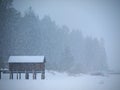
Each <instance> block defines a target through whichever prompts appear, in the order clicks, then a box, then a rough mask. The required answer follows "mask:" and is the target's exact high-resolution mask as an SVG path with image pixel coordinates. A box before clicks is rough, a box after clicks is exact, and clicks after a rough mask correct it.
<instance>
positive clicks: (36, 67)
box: [9, 63, 45, 71]
mask: <svg viewBox="0 0 120 90" xmlns="http://www.w3.org/2000/svg"><path fill="white" fill-rule="evenodd" d="M9 70H10V71H44V70H45V64H44V63H9Z"/></svg>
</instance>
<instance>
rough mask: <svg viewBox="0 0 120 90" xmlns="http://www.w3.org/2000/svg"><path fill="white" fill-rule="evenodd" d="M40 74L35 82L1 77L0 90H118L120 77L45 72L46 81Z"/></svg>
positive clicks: (7, 76) (119, 88)
mask: <svg viewBox="0 0 120 90" xmlns="http://www.w3.org/2000/svg"><path fill="white" fill-rule="evenodd" d="M40 78H41V77H40V74H37V80H33V79H32V74H31V75H30V79H29V80H25V78H24V74H22V79H21V80H17V79H16V74H14V79H13V80H9V75H8V74H4V75H2V79H1V80H0V90H120V85H119V84H120V75H111V74H109V75H106V76H95V75H94V76H93V75H88V74H80V75H78V76H69V75H67V74H66V73H57V72H52V71H47V72H46V79H45V80H41V79H40Z"/></svg>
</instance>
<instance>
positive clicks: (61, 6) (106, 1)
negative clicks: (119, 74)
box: [13, 0, 120, 70]
mask: <svg viewBox="0 0 120 90" xmlns="http://www.w3.org/2000/svg"><path fill="white" fill-rule="evenodd" d="M13 5H14V7H15V8H16V9H17V10H19V11H21V12H24V11H25V10H26V9H27V8H28V7H30V6H31V7H32V8H33V10H34V11H35V13H36V14H37V15H39V17H40V18H43V17H44V15H49V16H50V17H51V18H52V20H54V21H55V22H56V23H57V24H58V25H59V26H62V25H67V26H68V27H69V28H70V30H76V29H77V30H81V31H82V32H83V34H84V35H85V36H86V35H90V36H92V37H97V38H99V39H101V38H103V39H104V42H105V48H106V51H107V56H108V59H107V60H108V64H109V67H110V69H114V70H120V65H119V63H120V55H119V53H120V48H119V46H120V40H119V38H120V36H119V34H120V30H119V29H120V6H119V5H120V2H119V0H100V1H98V0H91V1H89V0H69V1H68V0H14V3H13Z"/></svg>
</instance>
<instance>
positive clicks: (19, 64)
mask: <svg viewBox="0 0 120 90" xmlns="http://www.w3.org/2000/svg"><path fill="white" fill-rule="evenodd" d="M45 61H46V60H45V57H44V56H10V57H9V60H8V63H9V71H10V78H11V79H12V78H13V75H12V74H13V73H19V74H21V73H26V74H27V75H28V74H29V73H33V74H36V73H41V79H44V78H45ZM20 77H21V76H20ZM35 77H36V76H35ZM27 79H28V78H27Z"/></svg>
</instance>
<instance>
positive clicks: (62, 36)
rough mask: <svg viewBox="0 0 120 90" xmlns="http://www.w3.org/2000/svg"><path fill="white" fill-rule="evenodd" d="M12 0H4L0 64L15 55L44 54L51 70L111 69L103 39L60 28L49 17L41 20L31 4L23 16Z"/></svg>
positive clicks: (0, 19)
mask: <svg viewBox="0 0 120 90" xmlns="http://www.w3.org/2000/svg"><path fill="white" fill-rule="evenodd" d="M12 2H13V1H12V0H1V1H0V63H1V64H0V67H5V65H6V64H5V63H6V62H7V61H8V58H9V56H11V55H44V56H45V57H46V60H47V63H46V69H48V70H56V71H59V72H68V73H80V72H91V71H103V70H106V69H107V56H106V51H105V48H104V43H103V40H98V39H97V38H92V37H90V36H87V37H85V36H83V34H82V32H81V31H80V30H72V31H70V30H69V28H68V27H67V26H62V27H59V26H58V25H56V23H55V21H52V20H51V18H50V17H49V16H44V17H43V18H41V19H40V18H39V16H37V15H36V14H35V13H34V11H33V10H32V8H31V7H30V8H28V9H27V10H26V12H25V13H24V15H23V16H22V15H21V13H20V12H19V11H17V10H16V9H14V8H13V6H12Z"/></svg>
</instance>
